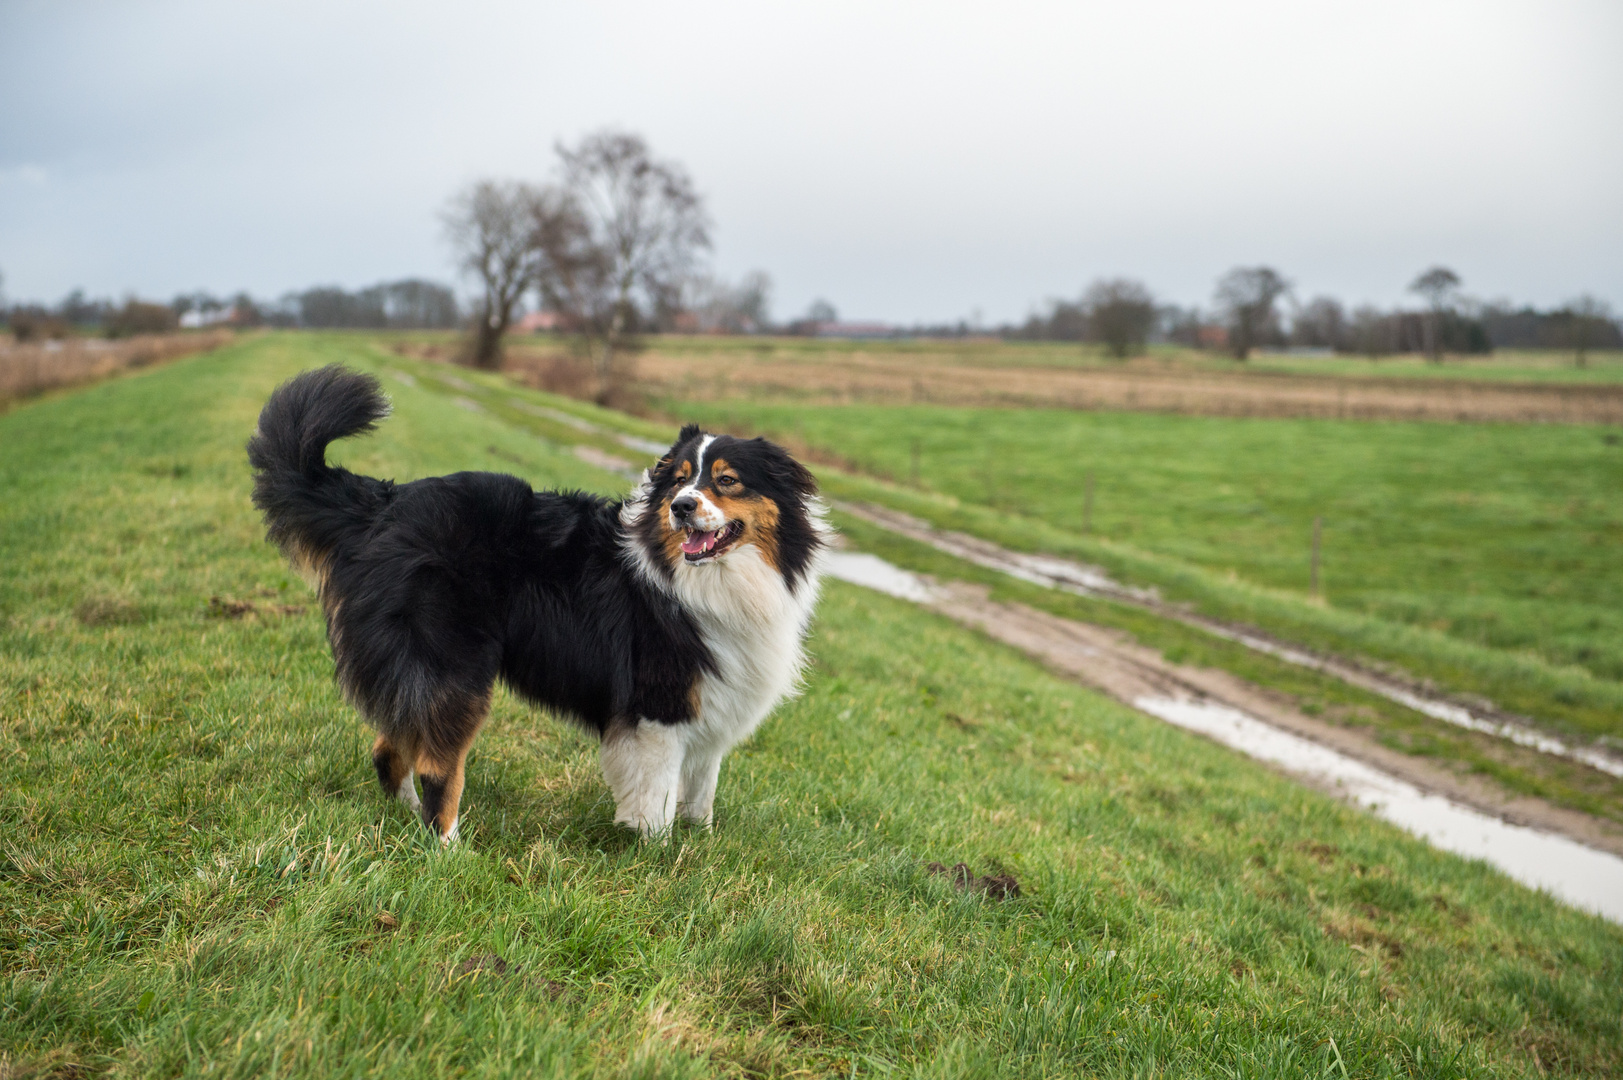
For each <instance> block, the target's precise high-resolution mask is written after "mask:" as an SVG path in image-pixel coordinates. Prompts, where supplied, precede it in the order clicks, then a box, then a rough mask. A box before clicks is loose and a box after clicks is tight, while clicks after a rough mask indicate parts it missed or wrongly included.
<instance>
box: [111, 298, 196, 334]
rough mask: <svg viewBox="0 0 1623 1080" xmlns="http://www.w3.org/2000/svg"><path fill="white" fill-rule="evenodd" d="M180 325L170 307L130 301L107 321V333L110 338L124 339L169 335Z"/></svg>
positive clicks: (173, 310)
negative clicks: (145, 335)
mask: <svg viewBox="0 0 1623 1080" xmlns="http://www.w3.org/2000/svg"><path fill="white" fill-rule="evenodd" d="M179 325H180V320H179V318H178V317H176V315H175V309H174V308H172V307H170V306H169V305H167V304H147V303H143V302H142V301H140V300H129V301H126V302H125V304H124V306H123V307H121V308H119V309H118V310H117V311H115V312H114V313H113V315H112V317H111V318H110V319H108V320H107V327H106V331H107V336H108V337H110V338H122V337H133V336H135V335H136V334H167V333H169V332H170V331H172V330H174V329H176V328H177V327H178V326H179Z"/></svg>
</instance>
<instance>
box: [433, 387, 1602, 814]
mask: <svg viewBox="0 0 1623 1080" xmlns="http://www.w3.org/2000/svg"><path fill="white" fill-rule="evenodd" d="M421 371H422V377H421V382H420V385H421V386H422V387H423V388H424V389H427V390H430V391H432V392H435V393H439V394H442V395H446V396H449V397H453V398H459V399H461V400H463V401H472V402H474V403H475V404H476V405H477V406H478V407H480V408H482V409H484V410H485V411H487V412H490V413H491V414H493V415H494V416H496V417H497V418H499V419H501V420H502V421H503V422H504V423H507V424H511V425H515V426H518V427H521V428H524V429H526V430H530V431H532V432H534V433H535V434H537V435H539V436H541V437H543V438H547V439H551V440H557V441H562V442H565V443H576V444H579V443H582V442H585V443H587V444H589V445H591V446H593V447H595V448H596V449H598V450H602V451H605V452H608V453H611V454H615V455H616V456H621V457H633V458H634V457H636V456H637V455H636V454H635V453H633V452H628V451H627V450H626V449H625V448H624V447H622V446H620V445H619V443H617V442H616V441H614V439H613V438H609V437H603V436H597V435H590V434H583V433H582V432H581V431H580V430H578V429H577V428H572V427H569V426H568V425H566V424H562V423H560V422H559V421H558V420H556V419H552V418H549V417H547V416H544V415H537V414H536V412H535V411H533V410H529V409H526V408H523V407H521V406H522V405H523V403H524V402H523V401H522V400H521V398H520V397H519V396H517V395H516V392H515V391H514V389H513V387H512V385H511V384H510V383H509V382H508V381H507V380H506V379H503V378H501V377H499V376H494V375H485V374H479V373H474V372H468V371H462V370H453V369H450V368H446V367H443V366H441V367H430V368H426V369H421ZM524 397H525V398H533V401H531V404H533V403H534V402H535V401H540V402H543V403H544V404H545V405H546V406H547V407H548V408H550V409H552V410H555V411H565V412H569V413H573V414H576V415H578V416H579V417H580V418H582V419H587V420H590V421H592V422H594V423H595V424H597V425H600V426H602V427H606V428H610V429H619V430H622V431H625V432H627V433H635V434H638V435H641V436H643V437H647V438H653V439H666V438H669V437H670V436H671V435H672V434H673V429H670V428H667V427H665V426H663V425H659V424H651V423H648V422H646V421H641V420H637V419H634V418H631V417H628V416H625V415H624V414H620V413H615V412H612V411H609V410H603V409H597V408H595V407H593V406H590V405H585V404H582V403H580V402H574V401H569V400H567V399H563V398H559V397H555V396H550V397H549V396H544V395H530V394H525V395H524ZM628 463H629V462H628ZM818 471H819V473H820V475H821V477H822V480H823V483H824V485H825V487H826V488H827V489H829V490H831V491H834V492H837V493H839V494H842V495H845V496H847V497H854V498H866V499H872V500H874V501H878V502H891V503H897V502H898V501H900V502H901V504H902V505H904V506H907V507H908V508H910V509H913V510H914V511H915V512H917V511H919V510H920V505H919V504H920V503H921V502H922V503H924V512H925V513H926V514H927V515H928V514H929V513H931V512H935V513H938V514H939V513H940V512H942V511H943V509H944V507H943V505H942V503H941V502H940V501H939V500H937V501H934V502H931V501H930V498H929V497H928V496H922V495H919V494H917V493H914V492H908V491H902V490H898V489H895V488H894V487H889V486H886V485H884V484H882V483H880V482H877V481H874V480H872V479H867V478H864V477H861V476H859V475H853V474H851V473H847V472H843V471H841V470H837V469H834V468H832V467H829V466H820V467H819V469H818ZM947 505H948V507H950V508H953V509H954V510H955V517H956V518H957V519H959V520H960V523H963V522H962V519H963V518H966V517H968V518H969V521H968V522H967V527H968V528H970V529H971V531H981V532H988V531H989V532H990V533H992V534H994V535H995V534H998V533H1000V532H1001V533H1007V532H1010V531H1019V532H1020V533H1021V535H1022V536H1023V537H1024V542H1027V543H1031V542H1035V543H1037V544H1038V545H1039V546H1041V545H1043V544H1049V543H1050V542H1051V541H1053V540H1054V539H1055V537H1058V538H1059V540H1060V542H1061V545H1062V546H1063V544H1064V543H1065V542H1066V541H1068V538H1067V537H1064V536H1063V534H1062V533H1060V532H1059V531H1058V530H1053V529H1050V528H1048V527H1047V526H1044V525H1043V524H1042V523H1041V522H1033V521H1030V520H1021V521H1015V522H1010V521H1008V520H1006V519H1005V518H1003V517H1002V516H1001V513H1002V512H1000V511H995V510H988V509H985V508H979V507H974V506H966V505H965V504H962V503H956V502H954V503H949V504H947ZM835 519H836V521H837V522H838V523H839V524H840V527H841V528H842V529H843V530H845V532H846V533H847V535H848V536H849V537H850V538H851V539H852V540H853V541H854V542H855V543H856V545H857V546H858V547H860V548H861V549H863V550H865V551H871V552H874V553H875V554H879V555H882V556H884V557H885V558H887V559H890V560H891V561H892V562H895V563H897V564H898V565H901V566H905V567H907V568H909V569H912V570H916V571H919V572H922V573H929V574H933V575H936V576H937V577H939V578H943V579H958V580H967V581H974V582H979V583H982V584H985V585H987V586H989V587H990V588H991V590H992V595H993V597H994V598H995V599H1000V600H1012V601H1018V602H1021V603H1026V604H1031V605H1034V606H1036V607H1039V608H1043V609H1044V610H1047V611H1051V612H1053V613H1055V614H1058V615H1061V616H1064V617H1067V618H1077V619H1083V620H1086V621H1088V622H1092V623H1097V624H1100V625H1104V626H1110V627H1114V628H1116V629H1119V630H1123V631H1125V632H1127V633H1129V634H1131V635H1132V636H1133V637H1134V638H1135V639H1136V640H1138V641H1139V642H1140V643H1141V644H1144V645H1147V646H1150V647H1153V648H1156V649H1159V650H1161V651H1162V652H1163V653H1164V654H1165V655H1166V656H1167V657H1168V658H1169V659H1171V660H1173V661H1174V662H1177V663H1191V664H1198V665H1202V666H1207V667H1215V668H1222V669H1224V670H1227V671H1230V672H1233V673H1234V674H1236V675H1239V676H1241V677H1242V678H1246V679H1249V680H1251V681H1252V682H1254V683H1257V684H1259V685H1262V686H1265V687H1267V688H1268V689H1269V690H1271V691H1274V692H1275V693H1278V694H1283V695H1285V696H1287V697H1288V698H1289V699H1290V700H1292V701H1293V702H1294V703H1295V704H1296V705H1297V707H1299V708H1300V709H1302V710H1303V711H1304V712H1307V713H1309V714H1311V715H1314V716H1319V717H1322V718H1324V719H1325V720H1327V721H1329V722H1332V723H1335V724H1339V725H1341V726H1344V727H1348V728H1354V729H1359V730H1362V731H1364V732H1366V733H1368V734H1369V735H1370V736H1372V737H1374V738H1377V739H1379V740H1380V741H1381V742H1383V743H1384V744H1385V745H1387V746H1389V747H1391V748H1393V749H1397V750H1401V751H1403V752H1405V753H1409V754H1412V755H1416V756H1422V757H1426V758H1428V759H1430V760H1432V761H1433V762H1434V763H1437V764H1440V765H1442V766H1444V767H1446V768H1448V769H1451V770H1453V771H1455V772H1458V773H1462V774H1475V775H1479V776H1486V777H1491V778H1492V779H1493V780H1494V781H1495V782H1496V783H1498V784H1499V785H1500V786H1501V787H1503V788H1505V789H1507V790H1508V791H1511V792H1516V793H1521V794H1529V795H1536V796H1539V797H1541V798H1544V799H1547V800H1549V801H1551V802H1554V803H1557V804H1559V805H1562V806H1568V807H1572V808H1574V809H1578V810H1582V811H1585V812H1587V813H1591V814H1595V815H1597V816H1600V817H1604V818H1609V819H1611V820H1613V821H1623V780H1620V779H1618V778H1616V777H1612V776H1608V775H1606V774H1604V773H1601V772H1599V771H1598V770H1594V769H1589V768H1585V767H1583V766H1580V765H1575V764H1573V763H1571V762H1568V761H1565V760H1563V759H1560V758H1554V757H1550V756H1548V755H1545V754H1541V753H1539V752H1537V751H1535V750H1531V749H1525V748H1521V747H1516V746H1513V745H1511V744H1510V743H1508V742H1506V741H1505V740H1502V739H1499V738H1496V737H1494V736H1491V735H1484V734H1476V733H1470V732H1465V731H1461V730H1460V729H1459V728H1456V727H1453V726H1451V725H1449V724H1446V723H1443V722H1442V721H1439V720H1434V719H1432V718H1430V717H1427V716H1424V715H1423V714H1421V713H1418V712H1415V711H1413V710H1411V709H1408V708H1405V707H1404V706H1401V705H1398V704H1395V703H1394V702H1391V701H1389V700H1387V699H1386V698H1383V697H1380V696H1379V695H1376V694H1373V693H1370V692H1368V691H1364V690H1360V689H1357V688H1355V687H1350V686H1348V685H1346V684H1345V683H1343V682H1341V681H1340V680H1338V679H1335V678H1333V677H1330V676H1327V675H1321V674H1317V673H1314V672H1310V671H1306V670H1303V669H1302V668H1300V667H1296V666H1294V665H1291V664H1287V663H1285V662H1284V661H1281V660H1276V659H1273V658H1270V657H1267V656H1263V655H1259V654H1258V653H1255V652H1253V651H1251V650H1249V649H1246V648H1245V647H1244V646H1241V645H1239V644H1236V643H1234V642H1229V641H1224V640H1221V639H1217V638H1214V637H1212V636H1211V635H1209V634H1206V633H1203V632H1201V631H1199V630H1195V629H1191V628H1189V627H1187V626H1184V625H1181V624H1179V623H1177V622H1175V621H1173V620H1171V619H1167V618H1164V617H1161V616H1157V615H1154V614H1151V613H1148V612H1145V611H1141V610H1138V609H1135V608H1132V607H1129V606H1125V605H1122V604H1118V603H1113V602H1110V601H1101V600H1087V599H1083V598H1080V597H1076V596H1071V595H1067V594H1064V593H1059V592H1055V591H1052V590H1049V589H1044V588H1041V587H1038V586H1033V585H1028V584H1025V583H1023V582H1019V581H1016V580H1014V579H1012V578H1009V577H1007V576H1005V575H1002V574H999V573H996V572H993V571H988V570H984V569H981V568H979V567H976V566H974V565H972V564H969V563H966V562H964V561H962V560H959V559H955V558H953V557H951V556H948V555H944V554H942V553H940V552H937V551H935V550H933V549H931V548H928V547H926V546H925V545H922V544H919V543H916V542H913V541H910V540H906V539H903V538H900V537H896V536H894V535H891V534H889V533H886V532H884V531H882V530H880V529H877V528H874V527H873V526H871V525H868V524H867V523H865V522H862V521H860V520H857V519H854V518H850V517H847V516H846V515H843V514H839V513H836V514H835ZM1045 530H1046V531H1045ZM1116 547H1117V548H1118V549H1119V547H1120V546H1119V545H1117V546H1116ZM1129 550H1130V549H1129ZM1118 561H1119V560H1118ZM1144 563H1145V559H1144V558H1143V557H1142V556H1140V557H1139V558H1138V559H1137V561H1136V562H1132V563H1129V564H1128V566H1127V569H1128V571H1129V573H1130V574H1132V575H1134V576H1139V577H1143V576H1145V575H1144V573H1143V571H1144V570H1145V566H1144ZM1168 565H1172V566H1174V567H1176V566H1177V565H1178V564H1174V563H1170V561H1169V560H1160V561H1158V562H1156V563H1152V564H1150V571H1151V572H1150V573H1149V574H1148V577H1149V578H1150V579H1152V580H1161V579H1162V578H1165V576H1166V575H1165V573H1164V571H1165V569H1166V567H1167V566H1168ZM1183 569H1184V571H1185V572H1184V573H1183V575H1182V576H1181V577H1179V576H1174V577H1173V578H1172V580H1173V582H1174V583H1175V584H1182V583H1183V582H1185V581H1187V580H1188V579H1189V578H1190V577H1191V576H1194V580H1195V582H1196V584H1197V585H1199V584H1204V585H1206V586H1207V587H1208V592H1207V593H1206V594H1200V593H1198V592H1197V595H1211V594H1212V593H1214V592H1215V595H1216V597H1217V598H1218V599H1219V600H1220V601H1221V602H1223V603H1224V604H1225V605H1228V606H1226V607H1224V608H1223V609H1222V610H1230V608H1232V606H1233V600H1234V599H1235V598H1236V597H1237V598H1239V599H1240V600H1241V601H1242V602H1243V603H1244V606H1243V608H1242V610H1243V611H1245V612H1246V613H1249V614H1254V612H1255V610H1256V605H1255V603H1254V601H1256V600H1258V599H1262V600H1274V601H1280V600H1282V601H1283V602H1282V603H1280V604H1278V605H1277V607H1278V610H1280V611H1282V612H1284V613H1285V614H1287V615H1288V614H1291V613H1293V612H1295V613H1302V614H1306V615H1309V616H1311V617H1313V618H1314V619H1316V620H1318V621H1319V622H1317V623H1315V624H1314V626H1312V627H1309V628H1308V629H1309V634H1310V636H1311V632H1312V631H1313V630H1314V629H1316V628H1317V627H1318V626H1319V625H1320V624H1327V625H1329V626H1330V627H1331V628H1332V629H1335V630H1338V631H1342V630H1345V629H1346V628H1347V626H1348V624H1349V620H1350V621H1351V625H1352V626H1353V628H1354V629H1356V630H1359V631H1363V632H1368V636H1370V637H1374V638H1377V639H1379V640H1380V641H1382V642H1383V643H1387V644H1389V645H1390V644H1392V643H1393V641H1394V640H1395V639H1393V637H1392V634H1391V631H1392V630H1393V629H1394V628H1393V627H1392V626H1391V624H1389V623H1385V622H1383V621H1382V620H1379V619H1372V618H1370V617H1368V616H1351V617H1349V616H1348V615H1346V613H1344V612H1338V611H1336V610H1335V609H1327V608H1319V607H1316V606H1313V605H1304V603H1303V602H1302V600H1301V599H1300V598H1299V597H1293V596H1291V595H1290V594H1288V593H1280V592H1277V591H1275V592H1272V593H1270V592H1268V591H1265V590H1258V589H1255V588H1249V587H1247V586H1244V585H1242V584H1239V583H1231V582H1227V581H1224V580H1221V579H1219V580H1217V581H1215V582H1214V581H1213V579H1212V576H1211V575H1209V574H1206V575H1201V574H1200V572H1199V571H1194V570H1190V569H1189V568H1188V567H1187V565H1186V564H1185V565H1184V567H1183ZM1156 571H1162V573H1161V574H1160V575H1159V576H1158V575H1157V573H1156ZM1214 586H1215V587H1214ZM1266 610H1268V611H1269V612H1274V611H1275V608H1268V609H1266ZM1396 629H1398V630H1399V631H1407V632H1408V637H1407V638H1405V639H1403V640H1401V641H1399V642H1398V644H1399V645H1401V646H1402V648H1400V649H1399V652H1398V655H1400V656H1402V657H1404V658H1406V659H1413V658H1414V657H1415V656H1416V655H1418V656H1419V657H1420V658H1421V659H1423V660H1432V659H1435V657H1436V656H1437V655H1438V652H1439V650H1438V649H1437V648H1436V646H1437V644H1438V642H1439V639H1441V641H1442V642H1443V643H1444V644H1446V645H1448V646H1450V647H1451V650H1452V651H1445V652H1443V653H1442V655H1443V656H1444V658H1445V659H1452V658H1453V656H1454V653H1457V652H1460V651H1461V650H1463V651H1464V653H1465V654H1466V657H1467V659H1468V660H1470V661H1471V662H1472V663H1476V664H1478V665H1479V666H1480V664H1481V662H1482V661H1486V662H1487V667H1488V670H1490V671H1491V672H1492V673H1493V674H1495V675H1500V676H1502V675H1503V673H1504V672H1505V670H1506V666H1505V663H1504V656H1503V653H1502V651H1494V650H1487V649H1483V648H1480V647H1475V646H1469V645H1463V644H1462V643H1459V642H1455V641H1450V640H1448V639H1446V638H1442V636H1441V635H1439V634H1437V633H1436V632H1434V631H1425V630H1421V631H1414V630H1411V629H1410V628H1406V627H1397V628H1396ZM1315 640H1319V639H1317V638H1315ZM1338 640H1342V639H1338ZM1342 644H1343V647H1344V644H1345V643H1344V640H1343V641H1342ZM1417 646H1418V648H1417ZM1474 670H1475V669H1474V668H1472V667H1470V666H1467V667H1466V670H1465V671H1464V675H1465V676H1466V677H1467V678H1469V676H1470V675H1471V673H1472V672H1473V671H1474ZM1535 670H1536V671H1537V672H1539V673H1540V674H1542V675H1544V676H1545V677H1546V678H1547V677H1548V676H1549V675H1550V674H1551V671H1552V669H1551V666H1550V665H1549V664H1547V663H1545V664H1535ZM1510 671H1511V674H1512V675H1516V674H1517V671H1516V669H1515V668H1514V667H1512V668H1511V669H1510ZM1459 673H1460V672H1459V670H1458V669H1450V670H1449V671H1448V674H1449V675H1451V676H1454V675H1458V674H1459ZM1593 684H1594V680H1593V679H1592V678H1591V679H1590V680H1589V681H1588V683H1586V684H1583V685H1589V686H1592V685H1593ZM1467 685H1469V683H1467ZM1530 685H1531V686H1535V688H1536V689H1543V690H1548V689H1549V687H1548V685H1542V686H1541V685H1539V684H1531V683H1527V682H1526V681H1525V680H1522V681H1520V682H1518V683H1517V686H1518V687H1519V688H1523V689H1524V692H1525V687H1526V686H1530ZM1556 689H1557V690H1562V689H1564V685H1563V684H1557V686H1556ZM1551 700H1553V699H1552V698H1550V697H1548V696H1546V697H1545V698H1542V699H1539V703H1540V704H1547V703H1549V702H1550V701H1551ZM1580 700H1582V699H1580ZM1601 705H1602V708H1601V723H1602V724H1604V723H1605V720H1606V718H1607V717H1608V716H1611V715H1613V713H1611V712H1608V711H1607V709H1606V702H1605V699H1604V698H1603V699H1602V700H1601ZM1601 730H1602V731H1608V730H1611V729H1609V728H1605V727H1602V728H1601ZM1576 734H1578V735H1580V736H1581V737H1592V736H1593V731H1591V730H1587V729H1582V728H1579V729H1578V730H1577V731H1576Z"/></svg>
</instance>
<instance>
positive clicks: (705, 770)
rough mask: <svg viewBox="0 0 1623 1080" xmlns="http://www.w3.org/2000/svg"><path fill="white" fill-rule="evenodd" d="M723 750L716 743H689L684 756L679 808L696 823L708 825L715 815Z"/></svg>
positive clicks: (689, 819)
mask: <svg viewBox="0 0 1623 1080" xmlns="http://www.w3.org/2000/svg"><path fill="white" fill-rule="evenodd" d="M723 753H724V751H723V750H722V749H721V748H720V747H714V746H689V747H688V748H687V756H686V757H684V758H683V759H682V797H681V800H680V801H679V802H678V804H677V811H678V812H679V813H680V814H681V815H682V816H683V817H684V818H686V819H687V820H688V821H691V822H693V823H694V824H695V825H709V824H710V823H711V821H712V819H713V818H714V816H715V807H716V777H717V775H718V774H719V773H720V772H721V759H722V755H723Z"/></svg>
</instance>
